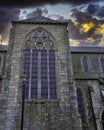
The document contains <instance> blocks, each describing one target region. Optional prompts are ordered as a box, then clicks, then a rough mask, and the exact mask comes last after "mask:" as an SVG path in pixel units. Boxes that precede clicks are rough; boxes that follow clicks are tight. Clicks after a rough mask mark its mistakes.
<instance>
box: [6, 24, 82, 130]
mask: <svg viewBox="0 0 104 130" xmlns="http://www.w3.org/2000/svg"><path fill="white" fill-rule="evenodd" d="M37 27H43V28H44V29H46V30H47V31H49V32H50V33H51V34H52V35H53V37H54V38H55V44H56V45H57V48H58V52H57V64H58V66H57V68H58V69H59V73H58V84H59V88H58V90H59V91H58V93H59V97H58V100H57V101H56V102H52V101H46V102H38V101H37V102H35V101H32V102H29V101H27V102H25V118H24V129H25V130H28V129H29V130H34V129H37V130H49V129H50V130H55V129H57V130H64V129H65V130H69V129H70V130H81V126H80V120H79V117H78V110H77V103H76V95H75V89H74V84H73V80H72V66H71V58H70V57H71V55H70V51H69V39H68V33H67V30H66V26H65V25H49V24H48V25H38V24H36V25H34V24H16V25H14V26H13V32H14V33H13V34H12V35H13V36H12V39H11V40H10V46H11V49H12V54H11V55H10V53H11V52H9V54H8V55H10V59H11V61H10V65H11V66H9V69H10V73H9V75H10V79H9V84H8V100H7V111H6V126H5V129H6V130H19V129H20V115H21V88H19V86H20V83H21V75H22V73H21V72H22V58H23V57H22V52H23V46H24V44H25V41H26V37H27V36H28V35H29V34H30V33H31V31H33V30H34V29H36V28H37ZM12 45H13V46H12Z"/></svg>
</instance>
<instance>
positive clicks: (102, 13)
mask: <svg viewBox="0 0 104 130" xmlns="http://www.w3.org/2000/svg"><path fill="white" fill-rule="evenodd" d="M85 11H86V12H87V14H89V15H94V16H97V17H99V18H104V6H101V7H100V6H99V5H97V4H89V6H88V8H87V9H86V10H85Z"/></svg>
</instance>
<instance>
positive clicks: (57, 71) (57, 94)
mask: <svg viewBox="0 0 104 130" xmlns="http://www.w3.org/2000/svg"><path fill="white" fill-rule="evenodd" d="M55 71H56V75H55V76H56V96H57V99H59V97H60V90H59V76H58V74H59V63H58V53H57V51H55Z"/></svg>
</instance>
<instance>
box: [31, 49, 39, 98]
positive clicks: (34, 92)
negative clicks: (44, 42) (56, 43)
mask: <svg viewBox="0 0 104 130" xmlns="http://www.w3.org/2000/svg"><path fill="white" fill-rule="evenodd" d="M37 90H38V51H37V50H35V49H34V50H33V52H32V71H31V98H32V99H36V98H37Z"/></svg>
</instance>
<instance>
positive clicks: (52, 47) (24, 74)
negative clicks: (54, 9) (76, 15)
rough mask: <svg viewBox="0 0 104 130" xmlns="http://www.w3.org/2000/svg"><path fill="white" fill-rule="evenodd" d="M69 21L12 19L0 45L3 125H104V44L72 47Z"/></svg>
mask: <svg viewBox="0 0 104 130" xmlns="http://www.w3.org/2000/svg"><path fill="white" fill-rule="evenodd" d="M67 26H68V23H67V22H59V21H56V20H52V19H49V18H46V17H43V16H37V17H35V18H31V19H26V20H22V21H13V22H12V29H11V32H10V39H9V45H8V47H7V46H3V45H1V46H0V130H104V47H102V48H101V47H71V46H70V44H69V34H68V30H67ZM69 26H70V25H69Z"/></svg>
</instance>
